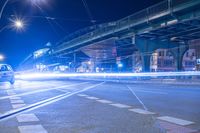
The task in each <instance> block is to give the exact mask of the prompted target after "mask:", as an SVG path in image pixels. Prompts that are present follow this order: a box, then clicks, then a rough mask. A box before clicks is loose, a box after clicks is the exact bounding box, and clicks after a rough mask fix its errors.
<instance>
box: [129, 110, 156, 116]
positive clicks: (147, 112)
mask: <svg viewBox="0 0 200 133" xmlns="http://www.w3.org/2000/svg"><path fill="white" fill-rule="evenodd" d="M129 111H132V112H135V113H138V114H144V115H153V114H156V113H154V112H150V111H147V110H144V109H129Z"/></svg>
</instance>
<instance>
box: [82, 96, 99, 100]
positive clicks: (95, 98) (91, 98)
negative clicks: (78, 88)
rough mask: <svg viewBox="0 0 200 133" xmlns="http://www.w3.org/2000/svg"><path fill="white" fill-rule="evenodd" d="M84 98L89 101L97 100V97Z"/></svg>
mask: <svg viewBox="0 0 200 133" xmlns="http://www.w3.org/2000/svg"><path fill="white" fill-rule="evenodd" d="M85 98H87V99H90V100H98V99H99V98H97V97H85Z"/></svg>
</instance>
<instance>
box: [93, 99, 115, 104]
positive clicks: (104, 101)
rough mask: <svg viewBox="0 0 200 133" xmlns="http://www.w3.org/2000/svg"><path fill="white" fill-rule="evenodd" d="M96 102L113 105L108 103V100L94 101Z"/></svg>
mask: <svg viewBox="0 0 200 133" xmlns="http://www.w3.org/2000/svg"><path fill="white" fill-rule="evenodd" d="M96 101H97V102H100V103H108V104H109V103H113V102H112V101H108V100H96Z"/></svg>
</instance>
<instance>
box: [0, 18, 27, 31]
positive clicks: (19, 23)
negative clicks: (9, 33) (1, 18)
mask: <svg viewBox="0 0 200 133" xmlns="http://www.w3.org/2000/svg"><path fill="white" fill-rule="evenodd" d="M11 22H12V23H11V24H8V25H6V26H4V27H3V28H1V29H0V32H2V31H3V30H5V29H17V30H21V29H23V28H24V25H25V24H24V22H23V20H20V19H16V20H11Z"/></svg>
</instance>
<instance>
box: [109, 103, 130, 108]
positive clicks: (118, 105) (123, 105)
mask: <svg viewBox="0 0 200 133" xmlns="http://www.w3.org/2000/svg"><path fill="white" fill-rule="evenodd" d="M110 105H112V106H115V107H118V108H131V106H129V105H125V104H120V103H115V104H110Z"/></svg>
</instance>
